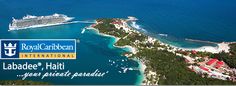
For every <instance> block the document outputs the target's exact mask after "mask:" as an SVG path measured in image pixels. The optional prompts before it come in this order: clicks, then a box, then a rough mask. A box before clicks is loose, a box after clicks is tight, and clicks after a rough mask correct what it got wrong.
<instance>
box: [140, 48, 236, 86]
mask: <svg viewBox="0 0 236 86" xmlns="http://www.w3.org/2000/svg"><path fill="white" fill-rule="evenodd" d="M136 57H139V58H141V59H145V60H147V61H148V62H147V70H146V71H148V70H154V71H156V73H157V74H158V75H159V74H160V75H161V76H160V77H159V78H160V80H159V83H158V84H160V85H223V84H227V85H229V84H236V83H233V82H231V81H223V80H218V79H212V78H203V77H201V76H200V75H198V74H196V73H195V72H192V71H190V70H189V69H187V64H186V63H185V62H184V59H183V58H182V57H178V56H176V55H174V54H173V53H170V52H167V51H165V50H157V49H143V50H141V52H138V53H137V54H136Z"/></svg>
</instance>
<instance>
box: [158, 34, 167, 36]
mask: <svg viewBox="0 0 236 86" xmlns="http://www.w3.org/2000/svg"><path fill="white" fill-rule="evenodd" d="M158 35H159V36H162V37H167V36H168V34H158Z"/></svg>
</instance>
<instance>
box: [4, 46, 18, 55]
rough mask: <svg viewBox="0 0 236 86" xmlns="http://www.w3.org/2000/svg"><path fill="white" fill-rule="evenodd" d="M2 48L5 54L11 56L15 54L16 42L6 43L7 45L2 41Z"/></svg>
mask: <svg viewBox="0 0 236 86" xmlns="http://www.w3.org/2000/svg"><path fill="white" fill-rule="evenodd" d="M4 49H5V55H6V56H10V57H11V56H14V55H16V43H15V44H14V46H13V44H12V43H8V45H6V44H5V43H4Z"/></svg>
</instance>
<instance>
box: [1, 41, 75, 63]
mask: <svg viewBox="0 0 236 86" xmlns="http://www.w3.org/2000/svg"><path fill="white" fill-rule="evenodd" d="M0 45H1V49H0V51H1V54H0V59H76V40H75V39H2V40H0Z"/></svg>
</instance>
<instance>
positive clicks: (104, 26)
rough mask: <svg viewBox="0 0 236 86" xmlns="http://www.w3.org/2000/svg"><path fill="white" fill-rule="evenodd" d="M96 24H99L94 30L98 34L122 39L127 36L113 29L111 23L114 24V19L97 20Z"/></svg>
mask: <svg viewBox="0 0 236 86" xmlns="http://www.w3.org/2000/svg"><path fill="white" fill-rule="evenodd" d="M97 22H99V23H100V24H98V25H96V26H95V27H94V28H96V29H98V30H99V32H100V33H104V34H108V35H113V36H115V37H119V38H121V37H124V36H126V35H127V33H124V32H123V31H122V30H118V29H116V28H115V26H114V25H113V24H111V23H112V22H114V19H97Z"/></svg>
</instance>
